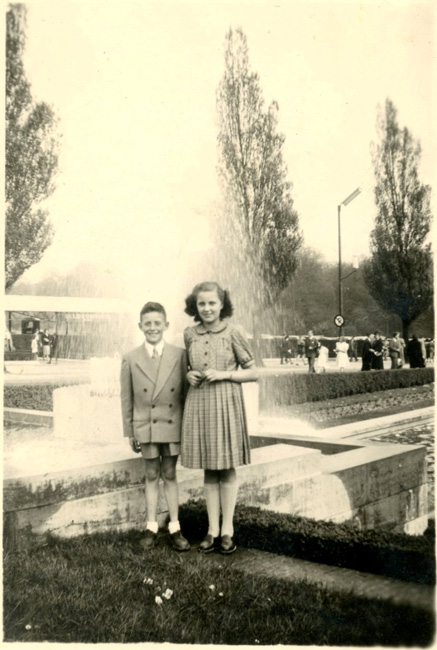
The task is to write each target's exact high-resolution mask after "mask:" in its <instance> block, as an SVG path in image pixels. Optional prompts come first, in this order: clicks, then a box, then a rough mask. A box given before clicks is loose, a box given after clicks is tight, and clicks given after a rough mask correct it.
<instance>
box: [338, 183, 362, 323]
mask: <svg viewBox="0 0 437 650" xmlns="http://www.w3.org/2000/svg"><path fill="white" fill-rule="evenodd" d="M360 192H361V188H359V187H357V189H356V190H355V191H354V192H352V194H349V196H348V197H347V198H346V199H345V200H344V201H343V202H342V203H340V205H339V206H338V313H339V314H340V315H341V316H343V287H342V281H343V280H344V279H345V278H342V277H341V206H342V205H344V206H346V205H349V203H350V202H351V201H353V200H354V199H355V198H356V197H357V196H358V194H360ZM342 329H343V328H342V326H340V328H339V336H341V334H342Z"/></svg>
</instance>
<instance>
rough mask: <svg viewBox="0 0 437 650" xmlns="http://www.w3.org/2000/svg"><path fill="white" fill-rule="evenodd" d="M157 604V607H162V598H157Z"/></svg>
mask: <svg viewBox="0 0 437 650" xmlns="http://www.w3.org/2000/svg"><path fill="white" fill-rule="evenodd" d="M155 603H156V604H157V605H162V598H161V596H155Z"/></svg>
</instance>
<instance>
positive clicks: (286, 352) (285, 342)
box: [281, 334, 291, 365]
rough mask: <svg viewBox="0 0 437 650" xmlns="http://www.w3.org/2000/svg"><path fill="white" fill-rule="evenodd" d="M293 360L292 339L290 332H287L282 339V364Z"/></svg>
mask: <svg viewBox="0 0 437 650" xmlns="http://www.w3.org/2000/svg"><path fill="white" fill-rule="evenodd" d="M290 360H291V339H290V336H289V334H286V335H285V336H284V338H283V339H282V344H281V365H283V364H284V363H289V362H290Z"/></svg>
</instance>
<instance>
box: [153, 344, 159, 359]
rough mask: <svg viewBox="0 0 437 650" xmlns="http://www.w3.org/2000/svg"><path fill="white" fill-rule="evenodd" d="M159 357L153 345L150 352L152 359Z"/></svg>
mask: <svg viewBox="0 0 437 650" xmlns="http://www.w3.org/2000/svg"><path fill="white" fill-rule="evenodd" d="M158 357H159V354H158V350H157V349H156V348H155V347H154V348H153V352H152V359H157V358H158Z"/></svg>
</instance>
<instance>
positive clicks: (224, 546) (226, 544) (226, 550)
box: [220, 535, 237, 555]
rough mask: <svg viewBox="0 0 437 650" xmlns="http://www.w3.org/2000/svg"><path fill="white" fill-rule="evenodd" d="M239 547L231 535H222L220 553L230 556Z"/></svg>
mask: <svg viewBox="0 0 437 650" xmlns="http://www.w3.org/2000/svg"><path fill="white" fill-rule="evenodd" d="M236 549H237V547H236V546H235V543H234V540H233V539H232V537H231V536H230V535H222V540H221V544H220V552H221V553H223V555H230V554H231V553H233V552H234V551H235V550H236Z"/></svg>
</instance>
